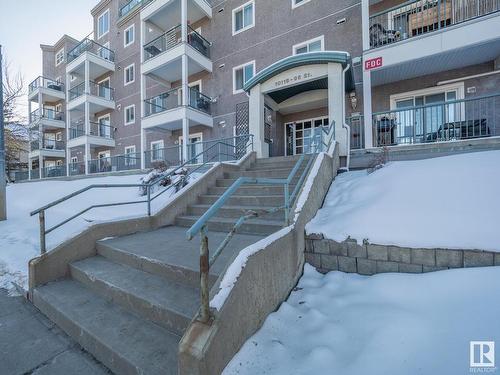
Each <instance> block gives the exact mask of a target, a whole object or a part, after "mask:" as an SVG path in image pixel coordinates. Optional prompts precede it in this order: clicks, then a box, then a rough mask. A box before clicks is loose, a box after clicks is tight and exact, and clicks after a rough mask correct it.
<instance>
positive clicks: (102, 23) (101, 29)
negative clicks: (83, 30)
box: [97, 9, 109, 38]
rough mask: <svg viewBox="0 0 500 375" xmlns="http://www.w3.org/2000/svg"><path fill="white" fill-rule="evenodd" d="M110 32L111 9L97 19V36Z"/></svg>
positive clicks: (100, 36)
mask: <svg viewBox="0 0 500 375" xmlns="http://www.w3.org/2000/svg"><path fill="white" fill-rule="evenodd" d="M108 32H109V9H107V10H106V11H105V12H104V13H103V14H101V15H100V16H99V18H98V19H97V38H102V37H103V36H104V35H106V34H107V33H108Z"/></svg>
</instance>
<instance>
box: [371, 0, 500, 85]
mask: <svg viewBox="0 0 500 375" xmlns="http://www.w3.org/2000/svg"><path fill="white" fill-rule="evenodd" d="M499 24H500V2H499V1H498V0H415V1H410V2H405V3H403V4H401V5H398V6H395V7H391V8H389V9H386V10H383V11H382V12H378V13H375V14H372V15H371V16H370V19H369V32H368V34H369V44H370V45H369V50H368V51H365V53H364V59H365V61H366V60H369V59H374V58H382V59H381V61H382V66H381V67H379V68H377V69H374V70H372V84H373V85H380V84H385V83H390V82H395V81H400V80H403V79H409V78H414V77H418V76H422V75H426V74H432V73H437V72H440V71H445V70H451V69H458V68H462V67H465V66H469V65H475V64H480V63H483V62H487V61H492V60H494V59H495V58H496V57H498V56H499V55H500V28H499V27H498V25H499Z"/></svg>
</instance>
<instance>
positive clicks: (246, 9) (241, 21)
mask: <svg viewBox="0 0 500 375" xmlns="http://www.w3.org/2000/svg"><path fill="white" fill-rule="evenodd" d="M254 26H255V2H254V0H252V1H249V2H248V3H245V4H243V5H242V6H240V7H238V8H236V9H233V35H235V34H238V33H241V32H242V31H245V30H248V29H250V28H252V27H254Z"/></svg>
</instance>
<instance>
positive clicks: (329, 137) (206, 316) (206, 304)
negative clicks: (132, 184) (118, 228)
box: [186, 121, 335, 323]
mask: <svg viewBox="0 0 500 375" xmlns="http://www.w3.org/2000/svg"><path fill="white" fill-rule="evenodd" d="M324 128H325V127H321V128H317V129H318V130H319V131H320V132H325V129H324ZM326 129H327V131H326V140H324V139H323V134H322V133H320V136H321V141H320V142H319V144H318V145H316V144H315V143H316V141H317V137H318V136H317V134H315V132H314V131H313V132H312V136H311V137H310V138H311V140H312V142H311V150H312V151H313V154H317V153H319V152H322V151H323V148H324V147H326V148H325V150H326V151H328V149H329V148H330V145H331V143H332V141H333V140H334V139H335V122H334V121H332V122H331V124H330V126H329V127H326ZM315 130H316V129H315ZM317 146H319V147H317ZM305 156H306V155H305V154H302V155H301V157H300V158H299V160H298V161H297V163H295V165H294V167H293V168H292V170H291V171H290V173H289V174H288V177H287V178H286V179H278V178H250V177H239V178H238V179H237V180H236V181H235V182H234V183H233V184H232V185H231V186H230V187H229V188H228V189H227V190H226V191H225V192H224V193H223V194H222V195H221V196H220V197H219V199H217V201H216V202H215V203H214V204H213V205H212V206H210V208H209V209H208V210H207V211H206V212H205V213H204V214H203V215H202V216H201V217H200V218H199V219H198V220H197V221H196V222H195V223H194V224H193V225H192V226H191V228H189V229H188V230H187V232H186V237H187V239H188V240H192V239H193V238H194V237H195V236H196V235H197V234H198V233H200V237H201V244H200V297H201V310H200V318H199V320H200V321H201V322H203V323H207V322H208V321H209V320H210V301H209V290H208V288H209V286H208V275H209V272H210V266H212V265H213V263H214V262H215V261H216V259H217V257H218V256H219V255H220V253H221V252H222V250H224V248H225V247H226V246H227V245H228V244H229V241H230V240H231V238H232V237H233V235H234V234H235V233H236V230H237V229H238V228H239V227H241V226H242V225H243V224H244V223H245V222H246V221H247V220H249V219H252V218H255V217H257V216H258V215H259V214H258V213H256V212H253V211H249V212H247V213H245V214H244V215H243V216H241V217H240V218H239V219H238V220H237V221H236V223H235V224H234V226H233V228H232V229H231V231H230V232H229V233H228V234H227V235H226V237H225V238H224V240H223V241H222V243H221V244H220V245H219V246H218V248H217V249H216V250H215V252H214V255H213V256H212V257H211V258H210V252H209V248H208V233H207V225H208V221H209V220H210V219H211V218H212V217H214V215H215V214H216V213H217V212H218V211H219V210H220V209H221V208H222V207H223V206H224V204H225V203H226V202H227V200H228V199H229V198H231V197H232V196H233V194H234V193H235V192H236V191H237V190H238V189H239V188H240V187H241V186H242V185H244V184H258V185H283V188H284V195H285V197H284V204H283V206H278V207H275V208H273V209H270V210H264V214H270V213H274V212H277V211H280V210H282V209H284V211H285V225H289V215H290V210H291V208H292V207H293V204H294V202H295V199H296V197H297V196H298V193H299V191H300V189H301V188H302V184H303V182H304V180H305V178H306V176H307V174H308V173H309V170H310V168H311V165H312V162H313V161H314V160H315V158H314V157H311V158H310V159H309V161H308V163H307V165H306V168H305V169H304V171H302V173H301V175H300V177H299V180H298V181H297V184H296V186H295V188H294V190H293V192H292V195H290V185H291V183H292V181H293V180H294V178H295V176H296V174H297V172H298V171H299V169H300V167H301V166H302V164H303V162H304V160H305Z"/></svg>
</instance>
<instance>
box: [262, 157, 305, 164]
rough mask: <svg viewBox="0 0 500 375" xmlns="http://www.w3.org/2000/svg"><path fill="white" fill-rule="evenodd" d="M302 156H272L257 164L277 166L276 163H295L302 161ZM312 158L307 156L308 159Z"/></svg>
mask: <svg viewBox="0 0 500 375" xmlns="http://www.w3.org/2000/svg"><path fill="white" fill-rule="evenodd" d="M301 156H302V155H293V156H272V157H270V158H261V159H257V160H256V163H262V164H264V163H270V164H276V163H281V162H285V163H286V162H288V163H293V162H296V161H297V160H299V159H300V157H301ZM309 157H311V155H306V158H309Z"/></svg>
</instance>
